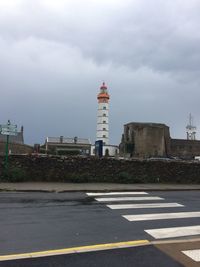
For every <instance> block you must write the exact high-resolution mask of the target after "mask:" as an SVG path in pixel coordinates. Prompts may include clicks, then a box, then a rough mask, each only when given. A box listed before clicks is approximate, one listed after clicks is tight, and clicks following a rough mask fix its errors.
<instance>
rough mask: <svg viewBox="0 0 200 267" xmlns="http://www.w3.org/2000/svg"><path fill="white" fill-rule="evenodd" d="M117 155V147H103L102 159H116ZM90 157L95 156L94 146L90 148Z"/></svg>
mask: <svg viewBox="0 0 200 267" xmlns="http://www.w3.org/2000/svg"><path fill="white" fill-rule="evenodd" d="M117 155H119V147H118V146H115V145H103V156H104V157H117ZM91 156H95V146H94V145H92V146H91Z"/></svg>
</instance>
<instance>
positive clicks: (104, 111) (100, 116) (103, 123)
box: [96, 82, 110, 146]
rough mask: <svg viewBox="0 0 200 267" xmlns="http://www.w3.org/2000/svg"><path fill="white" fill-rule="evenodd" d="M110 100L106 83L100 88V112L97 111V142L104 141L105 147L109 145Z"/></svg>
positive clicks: (98, 96)
mask: <svg viewBox="0 0 200 267" xmlns="http://www.w3.org/2000/svg"><path fill="white" fill-rule="evenodd" d="M109 99H110V96H109V94H108V90H107V86H106V85H105V82H103V84H102V85H101V87H100V92H99V94H98V95H97V100H98V111H97V133H96V140H97V141H98V140H102V141H103V145H104V146H105V145H109V117H108V116H109Z"/></svg>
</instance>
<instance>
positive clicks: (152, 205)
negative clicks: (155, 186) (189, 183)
mask: <svg viewBox="0 0 200 267" xmlns="http://www.w3.org/2000/svg"><path fill="white" fill-rule="evenodd" d="M106 206H107V207H108V208H110V209H112V210H121V209H154V208H177V207H184V205H182V204H179V203H144V204H114V205H106Z"/></svg>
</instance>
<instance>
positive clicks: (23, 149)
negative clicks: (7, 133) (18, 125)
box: [0, 142, 33, 155]
mask: <svg viewBox="0 0 200 267" xmlns="http://www.w3.org/2000/svg"><path fill="white" fill-rule="evenodd" d="M5 150H6V143H5V142H0V155H5ZM8 150H9V152H10V153H11V154H29V153H32V152H33V147H31V146H28V145H24V144H17V143H9V145H8Z"/></svg>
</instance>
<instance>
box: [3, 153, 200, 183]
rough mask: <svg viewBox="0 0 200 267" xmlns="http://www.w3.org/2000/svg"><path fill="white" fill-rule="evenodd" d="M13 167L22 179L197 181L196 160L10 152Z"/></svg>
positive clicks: (199, 175) (199, 178)
mask: <svg viewBox="0 0 200 267" xmlns="http://www.w3.org/2000/svg"><path fill="white" fill-rule="evenodd" d="M3 160H4V157H2V156H1V157H0V176H1V175H3ZM16 169H17V170H18V171H17V175H18V177H20V176H19V175H20V172H19V170H22V171H23V172H24V173H25V179H24V181H52V182H53V181H54V182H57V181H61V182H117V183H154V182H156V183H157V182H161V183H167V182H169V183H200V163H198V162H185V161H169V162H168V161H148V160H119V159H110V158H102V159H97V158H95V157H84V158H83V157H67V158H66V157H57V156H54V157H53V156H51V157H50V156H46V157H44V156H42V157H39V156H14V155H13V156H12V155H11V156H9V170H14V171H16ZM14 178H15V177H14ZM8 181H10V180H9V177H8ZM13 181H16V179H15V180H13Z"/></svg>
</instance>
